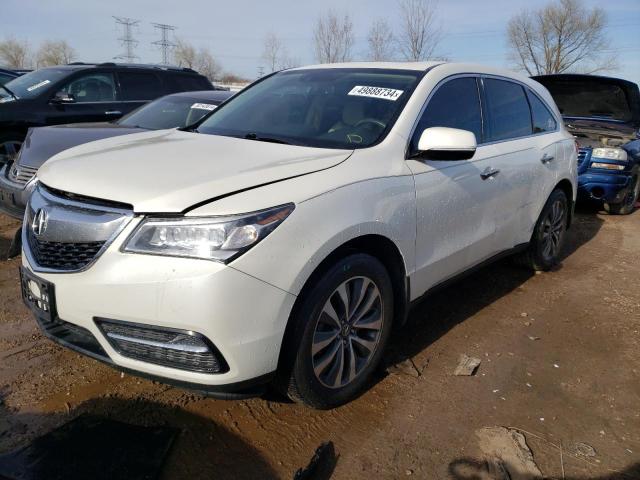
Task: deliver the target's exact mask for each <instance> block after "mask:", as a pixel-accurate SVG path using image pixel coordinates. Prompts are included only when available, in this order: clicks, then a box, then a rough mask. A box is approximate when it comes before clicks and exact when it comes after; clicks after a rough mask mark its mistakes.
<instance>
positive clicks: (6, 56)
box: [0, 38, 31, 68]
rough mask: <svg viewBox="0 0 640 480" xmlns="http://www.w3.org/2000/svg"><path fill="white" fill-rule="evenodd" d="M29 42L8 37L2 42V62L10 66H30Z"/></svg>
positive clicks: (0, 50)
mask: <svg viewBox="0 0 640 480" xmlns="http://www.w3.org/2000/svg"><path fill="white" fill-rule="evenodd" d="M29 57H30V51H29V44H28V43H27V42H26V41H20V40H16V39H15V38H7V39H6V40H4V41H2V42H0V63H2V64H3V65H6V66H7V67H9V68H29V67H30V63H31V62H30V58H29Z"/></svg>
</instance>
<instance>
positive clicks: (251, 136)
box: [244, 133, 291, 145]
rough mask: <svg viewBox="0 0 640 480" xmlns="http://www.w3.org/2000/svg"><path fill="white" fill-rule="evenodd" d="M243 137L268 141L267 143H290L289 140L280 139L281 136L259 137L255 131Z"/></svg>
mask: <svg viewBox="0 0 640 480" xmlns="http://www.w3.org/2000/svg"><path fill="white" fill-rule="evenodd" d="M244 138H246V139H247V140H256V141H258V142H269V143H281V144H283V145H291V143H290V142H287V141H286V140H282V139H281V138H272V137H259V136H258V135H257V134H256V133H247V134H246V135H245V136H244Z"/></svg>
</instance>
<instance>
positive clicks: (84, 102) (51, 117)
mask: <svg viewBox="0 0 640 480" xmlns="http://www.w3.org/2000/svg"><path fill="white" fill-rule="evenodd" d="M116 92H117V89H116V83H115V78H114V75H113V73H110V72H94V73H82V74H80V75H78V76H75V77H74V78H73V79H71V80H70V81H69V82H68V83H67V84H66V85H65V86H63V87H62V88H61V89H60V90H59V91H58V92H57V93H62V94H66V96H67V97H69V98H71V99H72V101H71V102H64V103H56V102H55V101H51V102H50V103H49V113H48V115H47V122H46V123H47V125H56V124H58V125H59V124H64V123H81V122H105V121H112V120H117V119H118V118H120V117H121V116H122V115H123V112H122V108H121V105H120V102H119V101H118V98H117V93H116ZM52 100H53V99H52Z"/></svg>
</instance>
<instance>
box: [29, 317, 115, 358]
mask: <svg viewBox="0 0 640 480" xmlns="http://www.w3.org/2000/svg"><path fill="white" fill-rule="evenodd" d="M36 320H37V322H38V324H39V325H40V328H41V329H42V330H43V332H44V333H45V335H47V336H48V337H49V338H51V339H52V340H53V341H55V342H58V343H61V344H62V345H64V346H65V347H68V348H70V349H72V350H76V351H78V352H80V353H84V354H85V355H89V356H91V357H93V358H98V359H100V360H106V361H109V356H108V355H107V353H106V352H105V351H104V349H103V348H102V347H101V346H100V344H99V343H98V340H97V339H96V337H94V336H93V334H92V333H91V332H90V331H89V330H87V329H86V328H83V327H80V326H79V325H74V324H73V323H69V322H65V321H64V320H60V319H55V320H51V321H47V320H44V319H42V318H40V317H36Z"/></svg>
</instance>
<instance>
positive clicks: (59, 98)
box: [51, 92, 76, 103]
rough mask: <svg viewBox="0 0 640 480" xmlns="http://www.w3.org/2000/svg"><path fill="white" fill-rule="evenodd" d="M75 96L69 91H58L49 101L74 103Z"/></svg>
mask: <svg viewBox="0 0 640 480" xmlns="http://www.w3.org/2000/svg"><path fill="white" fill-rule="evenodd" d="M75 101H76V97H74V96H73V95H72V94H70V93H65V92H58V93H56V94H55V96H54V97H53V98H52V99H51V103H75Z"/></svg>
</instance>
